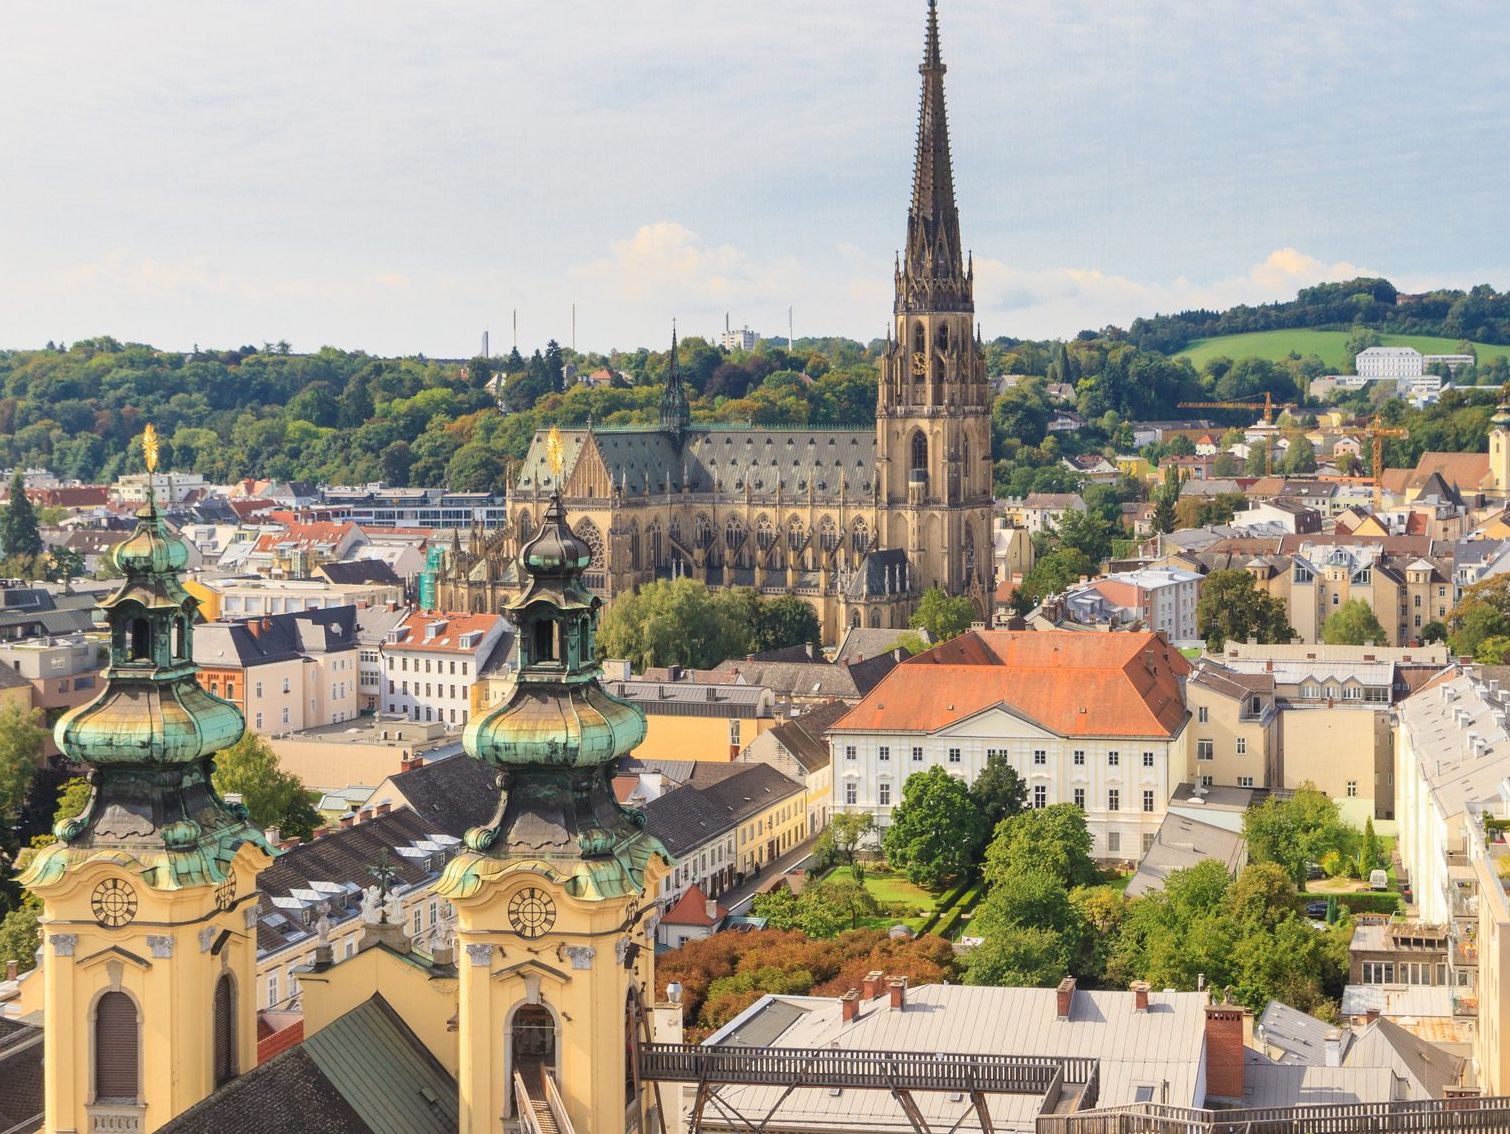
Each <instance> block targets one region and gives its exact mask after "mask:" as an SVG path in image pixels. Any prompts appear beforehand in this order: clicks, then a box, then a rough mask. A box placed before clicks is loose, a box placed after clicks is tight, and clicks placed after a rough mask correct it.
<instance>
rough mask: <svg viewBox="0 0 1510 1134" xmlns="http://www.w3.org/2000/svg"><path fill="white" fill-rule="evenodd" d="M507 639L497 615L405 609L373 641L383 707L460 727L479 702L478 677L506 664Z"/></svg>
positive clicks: (509, 643) (396, 713)
mask: <svg viewBox="0 0 1510 1134" xmlns="http://www.w3.org/2000/svg"><path fill="white" fill-rule="evenodd" d="M513 640H514V635H513V631H512V626H511V624H510V622H509V621H508V619H507V618H505V617H504V616H503V615H501V614H436V613H432V612H428V611H411V612H409V614H408V615H407V616H406V617H405V618H404V620H403V621H402V622H400V623H399V624H398V625H397V626H395V627H393V628H392V629H391V630H389V631H388V633H387V634H386V635H385V636H384V639H383V641H382V643H381V644H380V645H379V646H378V652H379V654H380V656H381V661H382V673H383V678H382V680H383V683H384V685H383V689H382V691H381V693H380V696H381V698H382V704H383V712H384V713H387V714H388V715H390V716H401V717H408V718H410V719H411V720H416V721H440V722H442V723H443V724H445V725H446V726H447V727H448V728H460V727H461V726H462V725H464V724H466V723H467V721H468V720H469V719H470V718H471V715H472V713H473V712H474V711H475V710H476V709H478V708H480V707H481V706H480V704H479V703H478V701H477V698H475V697H474V694H473V690H474V689H475V688H477V687H478V682H479V680H480V679H481V677H482V676H483V674H484V673H485V672H486V671H488V670H497V669H502V668H503V667H505V666H506V665H507V664H508V656H509V651H510V649H511V648H512V646H513Z"/></svg>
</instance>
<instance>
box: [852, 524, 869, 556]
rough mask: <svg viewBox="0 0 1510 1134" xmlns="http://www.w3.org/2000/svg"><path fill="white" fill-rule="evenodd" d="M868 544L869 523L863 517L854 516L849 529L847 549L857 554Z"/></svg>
mask: <svg viewBox="0 0 1510 1134" xmlns="http://www.w3.org/2000/svg"><path fill="white" fill-rule="evenodd" d="M869 546H870V525H869V524H867V523H866V522H865V520H864V518H863V517H858V516H857V517H856V518H855V522H854V523H853V524H851V525H850V529H849V549H850V550H851V551H853V552H854V553H855V554H856V555H859V554H861V553H863V552H864V551H865V549H866V548H867V547H869Z"/></svg>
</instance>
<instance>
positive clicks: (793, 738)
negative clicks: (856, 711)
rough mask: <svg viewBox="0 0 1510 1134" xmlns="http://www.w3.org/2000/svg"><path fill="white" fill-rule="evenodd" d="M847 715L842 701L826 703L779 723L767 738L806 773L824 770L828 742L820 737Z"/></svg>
mask: <svg viewBox="0 0 1510 1134" xmlns="http://www.w3.org/2000/svg"><path fill="white" fill-rule="evenodd" d="M847 712H849V706H848V705H846V704H845V703H844V702H843V701H829V702H828V703H827V704H824V705H818V706H816V707H815V708H812V709H809V710H808V711H807V712H805V713H803V714H802V715H801V716H800V717H793V718H792V719H791V720H789V721H783V722H782V723H781V724H779V725H777V726H776V727H775V728H773V729H771V731H770V734H769V735H770V736H771V737H772V739H774V740H775V741H776V742H777V743H779V744H780V745H781V747H782V748H784V749H786V750H787V751H788V752H790V753H791V754H792V758H793V759H794V760H796V761H797V763H799V764H801V765H802V767H803V768H804V769H805V770H806V771H809V772H812V771H816V770H817V769H819V768H826V767H827V766H828V763H829V750H828V741H827V740H825V739H824V738H823V734H824V733H825V732H826V731H827V730H828V728H829V726H831V725H832V724H834V723H835V722H836V721H838V720H839V718H840V717H842V716H844V714H845V713H847Z"/></svg>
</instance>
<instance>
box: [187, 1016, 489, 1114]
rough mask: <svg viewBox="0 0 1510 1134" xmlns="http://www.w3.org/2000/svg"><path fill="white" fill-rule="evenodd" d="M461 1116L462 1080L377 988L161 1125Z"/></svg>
mask: <svg viewBox="0 0 1510 1134" xmlns="http://www.w3.org/2000/svg"><path fill="white" fill-rule="evenodd" d="M432 1099H433V1100H434V1101H431V1100H432ZM458 1120H459V1119H458V1100H457V1091H456V1080H455V1079H453V1078H452V1077H451V1076H450V1075H449V1074H447V1072H446V1070H445V1068H444V1067H442V1066H441V1065H440V1063H439V1062H438V1061H437V1060H436V1059H435V1057H434V1056H432V1055H431V1054H430V1053H429V1051H427V1050H426V1049H425V1046H424V1044H423V1043H421V1042H420V1040H419V1038H418V1037H417V1036H415V1035H414V1033H413V1032H412V1031H410V1030H409V1028H408V1027H407V1026H406V1025H405V1024H404V1022H403V1020H401V1019H400V1018H399V1016H398V1014H397V1013H396V1012H394V1010H393V1009H392V1008H391V1007H389V1005H388V1003H387V1001H385V1000H384V999H383V998H382V996H381V995H378V996H374V997H373V998H372V999H371V1000H368V1001H367V1002H366V1003H364V1004H361V1005H359V1006H358V1007H356V1008H353V1009H352V1010H351V1011H350V1012H348V1013H346V1014H345V1015H344V1016H342V1017H340V1018H339V1019H337V1020H335V1021H333V1022H332V1023H330V1024H329V1025H327V1026H326V1027H325V1028H323V1029H321V1030H320V1031H319V1032H317V1033H315V1035H313V1036H311V1037H310V1038H309V1039H308V1040H306V1041H305V1042H304V1043H302V1044H299V1045H298V1046H297V1047H293V1048H290V1049H289V1050H288V1051H285V1052H283V1053H282V1054H281V1055H278V1056H275V1057H274V1058H273V1059H272V1060H270V1061H269V1062H267V1063H264V1064H262V1065H261V1066H259V1067H255V1068H253V1069H252V1070H250V1071H248V1072H246V1073H245V1074H244V1075H241V1076H240V1077H239V1078H236V1079H234V1080H232V1081H231V1082H230V1083H227V1084H226V1085H225V1086H224V1087H222V1088H220V1090H218V1091H216V1092H215V1093H214V1094H212V1095H211V1096H210V1097H209V1098H207V1099H205V1100H204V1101H203V1102H201V1103H200V1104H199V1105H197V1106H194V1107H191V1108H190V1109H189V1110H187V1111H185V1112H184V1113H183V1114H181V1115H179V1116H178V1117H177V1118H175V1119H173V1120H172V1121H171V1122H169V1123H167V1125H165V1126H162V1127H160V1128H159V1130H160V1132H161V1134H394V1132H395V1131H403V1132H404V1134H454V1131H455V1130H456V1126H457V1122H458Z"/></svg>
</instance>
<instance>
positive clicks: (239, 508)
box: [226, 497, 277, 520]
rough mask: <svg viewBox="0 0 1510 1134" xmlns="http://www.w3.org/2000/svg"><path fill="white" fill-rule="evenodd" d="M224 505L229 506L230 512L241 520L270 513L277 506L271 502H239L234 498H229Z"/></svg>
mask: <svg viewBox="0 0 1510 1134" xmlns="http://www.w3.org/2000/svg"><path fill="white" fill-rule="evenodd" d="M226 503H227V504H228V505H229V506H230V509H231V511H232V512H235V513H236V515H237V517H238V518H240V519H243V520H245V519H248V518H249V517H251V516H256V515H259V514H260V513H262V512H268V511H271V510H272V509H274V508H276V507H277V504H275V503H273V501H271V500H239V499H237V498H235V497H232V498H230V499H229V500H227V501H226Z"/></svg>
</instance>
